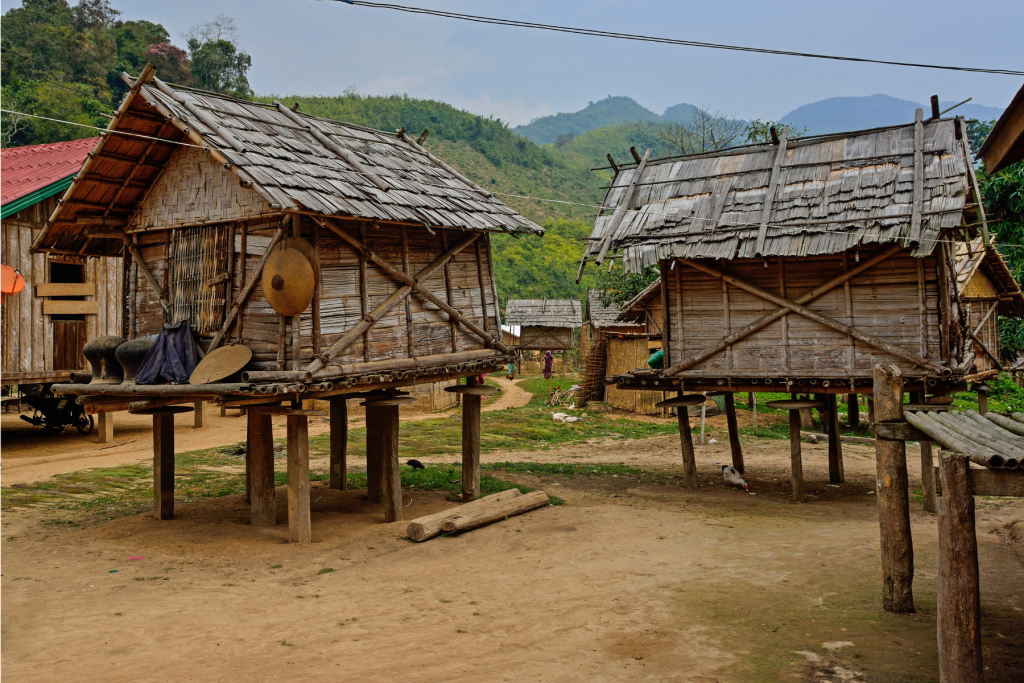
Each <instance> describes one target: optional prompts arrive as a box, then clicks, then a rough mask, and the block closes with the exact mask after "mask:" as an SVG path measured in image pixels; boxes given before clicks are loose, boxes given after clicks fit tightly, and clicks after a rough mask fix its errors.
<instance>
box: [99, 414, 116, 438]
mask: <svg viewBox="0 0 1024 683" xmlns="http://www.w3.org/2000/svg"><path fill="white" fill-rule="evenodd" d="M113 440H114V414H113V413H100V414H99V415H97V416H96V443H110V442H111V441H113Z"/></svg>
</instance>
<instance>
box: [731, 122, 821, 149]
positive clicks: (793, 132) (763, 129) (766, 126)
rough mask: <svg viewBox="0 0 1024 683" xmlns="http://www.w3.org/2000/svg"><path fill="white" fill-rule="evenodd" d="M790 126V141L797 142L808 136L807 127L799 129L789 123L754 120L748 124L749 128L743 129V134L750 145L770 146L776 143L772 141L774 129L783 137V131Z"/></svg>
mask: <svg viewBox="0 0 1024 683" xmlns="http://www.w3.org/2000/svg"><path fill="white" fill-rule="evenodd" d="M786 126H789V139H790V140H796V139H798V138H800V137H803V136H804V135H807V130H808V129H807V127H806V126H804V127H803V128H797V127H796V126H794V125H792V124H789V123H780V122H778V121H772V120H771V119H765V120H764V121H762V120H761V119H754V120H753V121H751V122H750V123H748V124H747V127H746V128H744V129H743V134H744V136H745V137H746V141H747V143H748V144H751V145H756V144H769V143H772V142H774V140H772V128H774V129H775V132H776V134H778V135H781V134H782V129H783V128H785V127H786Z"/></svg>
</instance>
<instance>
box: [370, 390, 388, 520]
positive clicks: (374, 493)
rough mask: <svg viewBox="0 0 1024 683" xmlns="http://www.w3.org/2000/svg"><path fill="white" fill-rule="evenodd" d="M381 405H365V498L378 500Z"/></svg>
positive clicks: (372, 501) (377, 501)
mask: <svg viewBox="0 0 1024 683" xmlns="http://www.w3.org/2000/svg"><path fill="white" fill-rule="evenodd" d="M381 410H382V407H381V406H372V405H371V406H366V500H368V501H370V502H371V503H379V502H380V474H381V472H380V468H381V463H380V439H381V421H382V420H383V418H384V415H383V414H382V413H381Z"/></svg>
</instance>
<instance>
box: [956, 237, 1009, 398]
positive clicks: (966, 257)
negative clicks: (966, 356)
mask: <svg viewBox="0 0 1024 683" xmlns="http://www.w3.org/2000/svg"><path fill="white" fill-rule="evenodd" d="M956 283H957V291H958V292H959V294H960V301H961V303H962V304H963V306H964V307H965V308H966V317H967V320H968V328H969V329H970V335H971V337H972V339H971V345H972V347H973V349H972V350H973V351H974V357H975V363H976V364H977V368H976V370H977V372H976V375H977V377H978V379H980V378H981V376H982V375H984V376H988V375H994V374H997V373H998V372H1000V371H1001V370H1002V369H1003V363H1002V362H1001V359H1000V351H1001V349H1000V346H999V317H1000V316H1004V317H1010V318H1019V317H1021V316H1022V315H1024V296H1022V295H1021V291H1020V286H1019V285H1018V284H1017V281H1016V280H1014V279H1013V274H1012V273H1011V272H1010V269H1009V267H1008V266H1007V265H1006V261H1004V260H1003V257H1002V256H1001V255H1000V254H999V252H998V251H996V250H995V249H985V247H984V245H983V244H982V240H981V238H980V237H979V238H977V239H975V240H973V241H972V242H971V243H970V244H968V243H966V242H958V243H957V245H956Z"/></svg>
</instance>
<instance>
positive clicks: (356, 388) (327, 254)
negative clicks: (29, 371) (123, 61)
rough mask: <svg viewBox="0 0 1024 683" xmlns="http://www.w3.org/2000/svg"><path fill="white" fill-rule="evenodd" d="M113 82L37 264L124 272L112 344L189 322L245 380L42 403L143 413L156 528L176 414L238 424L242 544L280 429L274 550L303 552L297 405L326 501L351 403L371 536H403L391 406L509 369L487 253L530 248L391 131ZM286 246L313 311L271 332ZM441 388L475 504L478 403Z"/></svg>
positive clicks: (497, 207) (305, 519)
mask: <svg viewBox="0 0 1024 683" xmlns="http://www.w3.org/2000/svg"><path fill="white" fill-rule="evenodd" d="M123 78H124V79H125V80H126V82H128V83H129V85H130V91H129V92H128V94H127V95H126V97H125V99H124V101H123V102H122V104H121V106H120V107H119V108H118V110H117V112H116V114H115V116H114V118H113V120H112V121H111V123H110V125H109V127H108V130H107V132H106V133H105V134H104V136H103V137H102V138H101V140H100V142H99V143H98V144H97V145H96V147H95V149H93V150H92V152H91V153H90V155H89V160H88V161H87V162H86V163H85V165H84V166H83V168H82V170H81V172H80V173H79V174H78V175H77V176H76V177H75V179H74V181H73V182H72V184H71V186H70V187H69V189H68V190H67V192H66V193H65V194H64V196H63V198H62V199H61V200H60V202H59V203H58V205H57V207H56V209H55V210H54V211H53V213H52V215H51V216H50V218H49V221H48V223H47V226H46V228H45V230H43V231H42V232H41V233H40V235H39V236H38V237H37V239H36V240H35V243H34V250H35V252H36V253H40V254H43V253H45V254H54V255H56V254H79V255H96V256H113V255H122V256H123V257H124V259H125V261H126V264H127V272H128V274H129V275H128V287H127V289H128V292H129V296H128V303H127V309H128V310H127V315H128V324H127V335H126V336H127V337H128V338H140V337H143V336H152V335H155V334H157V333H159V332H160V331H161V329H162V327H163V326H164V324H165V323H174V322H177V321H181V320H187V321H188V322H189V323H190V325H191V329H192V330H193V332H194V334H195V335H196V341H197V344H198V347H199V350H200V355H202V354H203V353H205V354H209V353H211V352H213V351H214V350H215V349H217V348H218V347H220V346H221V345H224V344H242V345H245V346H247V347H249V349H251V351H252V361H251V362H250V364H249V365H248V366H247V367H246V368H245V369H244V370H243V371H242V372H241V374H240V376H237V375H236V376H235V377H233V378H229V379H226V380H220V381H217V382H216V383H205V384H185V385H152V386H151V385H145V386H144V385H137V384H135V385H129V384H96V383H93V384H88V385H83V384H65V385H57V386H55V390H56V389H59V390H61V391H63V392H65V393H68V394H77V395H79V396H81V397H83V398H82V399H81V400H84V401H85V402H86V407H87V409H89V410H93V411H97V412H100V411H104V410H110V409H115V408H118V407H119V406H120V408H118V409H124V407H129V409H130V410H133V411H137V412H138V411H142V412H154V413H156V414H155V416H154V425H155V428H156V433H155V434H154V443H155V446H154V458H155V461H156V468H155V471H156V472H157V474H156V475H155V476H156V480H157V485H156V490H155V493H154V495H155V505H156V508H157V510H156V514H157V516H158V517H160V518H167V517H170V516H171V515H173V490H172V487H173V431H172V430H171V428H170V426H169V425H173V423H172V422H167V420H168V418H169V416H168V415H167V414H166V412H167V411H170V410H173V409H176V407H175V406H174V405H173V404H184V403H191V402H193V401H198V400H206V401H212V402H215V403H219V404H221V405H235V406H242V405H244V406H246V407H247V409H248V410H247V412H248V420H249V443H250V448H249V449H248V451H249V452H248V454H247V465H248V469H249V477H248V482H249V496H250V500H251V502H252V518H253V523H254V524H259V525H273V524H274V523H275V521H276V513H275V510H276V508H275V506H274V502H273V494H274V490H273V452H272V449H271V443H270V441H269V438H270V436H269V424H270V422H269V420H270V417H269V416H270V414H272V413H278V414H286V415H288V416H289V418H288V420H289V439H288V443H289V449H290V451H289V482H290V484H289V510H290V513H289V534H290V537H291V538H293V539H294V540H300V541H308V539H309V533H310V526H309V502H308V488H309V480H308V476H307V474H306V470H307V468H308V454H307V453H306V451H305V445H304V444H305V433H306V432H305V429H306V427H305V421H306V418H307V416H308V415H309V414H311V413H310V412H309V411H304V410H302V409H300V408H299V407H298V406H299V405H300V402H301V401H304V400H306V399H330V400H331V432H332V441H331V443H332V447H331V449H332V451H331V452H332V455H331V463H332V464H331V486H332V487H333V488H345V487H346V486H347V483H346V474H345V467H346V465H345V453H346V450H345V433H346V426H345V425H346V418H345V410H346V408H345V406H346V403H345V399H346V397H353V396H355V397H360V398H363V399H365V401H366V403H365V405H367V408H368V410H367V430H368V434H369V436H368V451H369V455H368V460H367V466H368V477H369V489H370V490H369V492H368V495H369V497H370V499H371V500H374V501H376V500H383V501H384V513H385V518H386V519H388V520H389V521H392V520H395V519H401V516H402V504H401V488H400V483H399V480H398V459H397V456H398V454H397V429H398V412H397V411H398V405H399V404H402V403H406V402H408V401H409V400H411V397H409V396H403V395H402V394H403V392H400V391H398V388H400V387H403V386H409V385H415V384H423V383H431V382H437V381H444V380H451V379H457V378H460V377H470V376H473V375H478V374H480V373H481V372H487V371H489V370H490V369H492V368H496V367H500V366H502V365H504V364H505V363H507V362H508V361H509V360H510V359H511V358H512V350H511V349H510V348H509V347H507V346H506V345H505V344H503V343H502V341H501V332H500V320H499V317H498V310H497V295H496V291H497V290H496V285H495V282H494V277H493V269H492V267H491V256H490V239H489V236H490V233H492V232H504V233H511V234H541V233H542V232H543V231H542V229H541V228H540V227H539V226H537V225H535V224H534V223H532V222H530V221H528V220H526V219H525V218H523V217H522V216H520V215H518V214H517V213H516V212H515V211H513V210H512V209H510V208H508V207H507V206H505V205H504V204H503V203H501V202H500V201H499V200H497V199H496V198H495V197H494V196H493V195H491V193H489V192H488V191H486V190H484V189H482V188H480V187H479V186H477V185H476V184H475V183H473V182H471V181H470V180H468V179H467V178H465V177H464V176H462V175H461V174H459V173H458V172H457V171H456V170H455V169H453V168H452V167H451V166H449V165H448V164H446V163H444V162H443V161H441V160H440V159H437V158H436V157H434V156H433V155H432V154H430V153H429V152H428V151H427V150H426V149H424V148H423V147H422V146H421V145H420V144H419V143H418V142H417V141H416V140H413V139H412V138H410V137H409V136H408V135H406V134H405V130H404V129H403V130H399V131H395V132H391V133H388V132H382V131H376V130H371V129H367V128H364V127H361V126H356V125H351V124H346V123H341V122H338V121H333V120H327V119H321V118H317V117H313V116H308V115H305V114H303V113H301V112H297V111H295V109H297V108H296V107H292V108H289V107H286V106H285V105H283V104H280V103H274V104H269V105H267V104H259V103H255V102H248V101H242V100H236V99H232V98H229V97H225V96H222V95H217V94H214V93H209V92H201V91H196V90H189V89H185V88H180V87H172V86H169V85H167V84H165V83H163V82H161V81H160V80H159V79H158V78H156V77H155V75H154V72H153V70H152V68H150V67H147V68H146V69H145V70H144V71H143V73H142V74H141V75H140V76H139V77H137V78H134V79H132V78H130V77H128V76H127V75H124V76H123ZM422 139H423V138H421V141H422ZM300 237H301V238H302V239H303V240H305V241H306V242H308V243H309V245H310V246H311V247H312V252H313V256H312V258H311V260H310V263H311V264H312V265H315V266H316V268H317V269H318V270H319V278H318V279H317V280H315V281H316V282H318V284H317V286H316V287H315V288H313V291H312V300H311V303H310V305H309V306H308V307H307V308H305V309H304V310H302V311H301V313H299V314H296V315H291V316H289V317H285V316H282V315H279V314H278V313H277V312H276V311H275V309H274V308H273V307H272V306H271V305H270V303H269V300H268V298H267V292H266V291H264V289H263V285H262V284H261V282H262V280H261V277H262V274H263V269H264V266H265V264H266V263H267V261H268V258H269V257H270V255H271V253H272V251H273V250H274V248H275V247H276V246H277V245H278V244H279V243H280V242H282V240H285V239H292V240H293V239H294V238H300ZM285 282H286V283H287V282H290V281H287V280H286V281H285ZM311 282H313V281H311V280H310V279H309V278H306V279H305V280H301V281H300V282H299V284H303V285H309V286H310V287H312V284H311ZM279 284H281V283H280V282H279V281H278V280H277V279H276V278H275V279H274V280H273V286H274V287H275V289H276V288H277V287H278V286H279ZM94 379H95V378H94ZM467 382H470V383H471V380H467ZM451 388H452V389H458V390H465V391H466V392H468V393H470V394H471V395H469V396H467V397H466V400H465V401H464V402H463V406H464V410H463V419H464V420H468V423H467V424H468V425H469V428H470V432H471V433H468V434H467V439H468V441H467V442H466V444H464V456H465V457H466V459H467V467H468V470H467V472H466V476H465V477H464V479H463V481H464V482H465V486H466V487H467V491H465V492H464V493H465V495H466V496H467V497H473V496H475V495H476V494H477V493H478V492H479V470H478V465H479V448H478V441H479V424H478V421H479V399H480V396H479V394H480V392H482V391H483V390H484V389H485V388H484V387H473V386H461V387H451ZM473 391H476V392H477V393H476V394H473ZM282 400H287V401H289V402H290V403H291V406H289V405H288V404H285V405H281V403H282ZM474 405H475V410H474ZM293 423H294V424H293ZM169 430H170V431H171V434H172V436H171V437H170V438H171V441H170V442H169V443H168V442H166V439H167V438H168V437H167V432H168V431H169ZM473 434H475V435H476V436H475V437H474V436H473ZM293 436H294V438H293ZM474 439H475V440H474ZM293 442H294V444H295V445H294V446H293ZM474 444H476V445H475V446H474ZM168 471H170V475H168ZM293 498H294V499H295V501H296V502H295V505H292V502H293Z"/></svg>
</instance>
